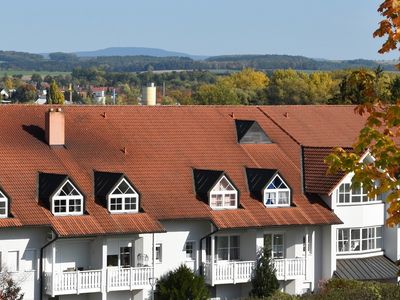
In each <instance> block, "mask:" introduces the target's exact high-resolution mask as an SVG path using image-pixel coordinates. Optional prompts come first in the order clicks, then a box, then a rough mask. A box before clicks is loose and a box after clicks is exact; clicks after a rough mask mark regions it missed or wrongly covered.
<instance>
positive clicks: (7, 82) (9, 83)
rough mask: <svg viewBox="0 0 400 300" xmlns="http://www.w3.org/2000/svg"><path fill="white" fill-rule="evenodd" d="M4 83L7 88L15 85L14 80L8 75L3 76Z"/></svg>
mask: <svg viewBox="0 0 400 300" xmlns="http://www.w3.org/2000/svg"><path fill="white" fill-rule="evenodd" d="M3 84H4V87H5V88H6V89H7V90H10V89H12V88H13V87H14V83H13V80H12V79H11V78H10V77H9V76H7V75H6V76H4V77H3Z"/></svg>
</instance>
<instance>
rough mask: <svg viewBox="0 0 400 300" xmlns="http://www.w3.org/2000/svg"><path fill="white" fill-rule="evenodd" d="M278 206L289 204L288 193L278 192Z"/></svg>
mask: <svg viewBox="0 0 400 300" xmlns="http://www.w3.org/2000/svg"><path fill="white" fill-rule="evenodd" d="M278 195H279V200H278V204H282V205H287V204H289V191H284V192H279V194H278Z"/></svg>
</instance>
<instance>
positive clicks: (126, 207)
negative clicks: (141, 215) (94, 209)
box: [107, 178, 139, 213]
mask: <svg viewBox="0 0 400 300" xmlns="http://www.w3.org/2000/svg"><path fill="white" fill-rule="evenodd" d="M107 202H108V211H109V212H110V213H136V212H139V194H138V193H137V192H136V191H135V189H134V188H133V187H132V185H131V184H130V183H129V182H128V181H127V180H126V179H125V178H122V179H121V180H120V181H119V182H118V183H117V184H116V186H115V188H114V189H112V190H111V192H110V193H109V195H108V201H107Z"/></svg>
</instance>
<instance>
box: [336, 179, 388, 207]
mask: <svg viewBox="0 0 400 300" xmlns="http://www.w3.org/2000/svg"><path fill="white" fill-rule="evenodd" d="M337 194H338V195H337V203H338V204H349V203H356V204H357V203H365V202H373V201H382V195H377V196H376V197H375V198H372V199H370V198H368V193H367V191H366V190H364V187H363V186H362V185H360V184H358V185H356V184H353V187H352V188H351V184H350V183H342V184H341V185H340V186H339V189H338V193H337Z"/></svg>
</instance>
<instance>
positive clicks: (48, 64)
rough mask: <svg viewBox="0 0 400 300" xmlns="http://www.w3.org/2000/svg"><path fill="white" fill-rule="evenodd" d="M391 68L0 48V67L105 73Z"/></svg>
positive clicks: (290, 59)
mask: <svg viewBox="0 0 400 300" xmlns="http://www.w3.org/2000/svg"><path fill="white" fill-rule="evenodd" d="M378 65H381V66H382V68H383V69H384V70H388V71H394V70H395V68H394V64H392V63H390V62H386V63H379V62H376V61H373V60H365V59H356V60H342V61H332V60H320V59H312V58H307V57H304V56H291V55H226V56H214V57H209V58H207V59H206V60H193V59H191V58H189V57H178V56H171V57H156V56H98V57H78V56H77V55H75V54H70V53H62V52H56V53H50V54H49V55H48V57H45V56H43V55H40V54H32V53H26V52H16V51H0V70H29V71H53V72H54V71H59V72H71V71H72V70H73V69H74V68H77V67H81V68H90V67H101V68H103V69H104V70H106V71H108V72H143V71H149V70H241V69H243V68H254V69H259V70H275V69H288V68H291V69H295V70H310V71H312V70H326V71H329V70H339V69H354V68H361V67H365V68H372V69H374V68H377V67H378Z"/></svg>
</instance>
